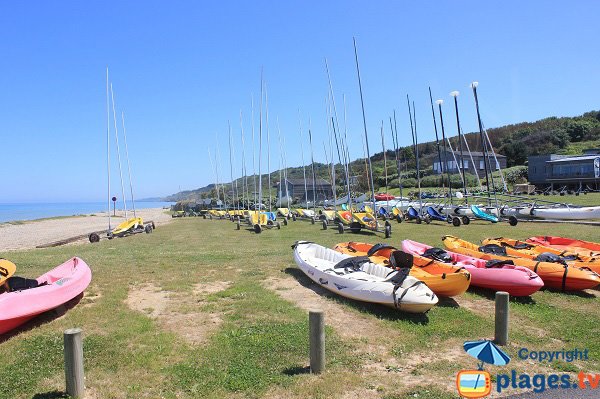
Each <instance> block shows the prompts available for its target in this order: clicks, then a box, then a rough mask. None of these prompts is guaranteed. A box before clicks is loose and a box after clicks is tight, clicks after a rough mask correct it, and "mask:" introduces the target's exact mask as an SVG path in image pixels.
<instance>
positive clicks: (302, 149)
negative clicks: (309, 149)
mask: <svg viewBox="0 0 600 399" xmlns="http://www.w3.org/2000/svg"><path fill="white" fill-rule="evenodd" d="M298 123H299V124H300V153H301V155H302V174H303V175H304V198H305V201H306V205H308V187H307V185H306V165H305V163H304V138H303V137H302V118H301V117H300V110H298ZM307 208H308V206H307Z"/></svg>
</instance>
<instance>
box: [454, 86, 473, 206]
mask: <svg viewBox="0 0 600 399" xmlns="http://www.w3.org/2000/svg"><path fill="white" fill-rule="evenodd" d="M450 95H451V96H452V97H454V109H455V111H456V130H458V145H459V148H460V165H458V170H459V171H460V170H462V174H461V178H462V183H463V190H464V192H465V193H464V194H465V203H466V204H468V203H469V201H468V199H467V178H466V176H465V170H464V165H465V161H464V152H463V145H462V137H461V136H462V133H461V129H460V118H459V117H458V95H459V92H458V91H453V92H451V93H450Z"/></svg>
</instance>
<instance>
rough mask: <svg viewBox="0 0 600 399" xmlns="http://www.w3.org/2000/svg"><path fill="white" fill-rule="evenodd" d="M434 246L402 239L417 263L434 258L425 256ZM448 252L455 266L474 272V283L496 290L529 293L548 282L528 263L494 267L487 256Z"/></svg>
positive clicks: (472, 275) (515, 293)
mask: <svg viewBox="0 0 600 399" xmlns="http://www.w3.org/2000/svg"><path fill="white" fill-rule="evenodd" d="M430 248H432V247H430V246H429V245H425V244H421V243H419V242H416V241H412V240H404V241H402V250H404V252H408V253H410V254H412V255H413V256H414V257H415V258H414V261H415V263H429V262H432V259H430V258H426V257H424V256H422V255H423V253H424V252H425V251H426V250H428V249H430ZM447 253H448V255H450V256H451V258H452V263H451V264H452V265H453V266H455V267H464V268H465V269H467V270H468V271H469V273H471V286H474V287H479V288H484V289H489V290H492V291H506V292H508V293H509V294H510V295H511V296H529V295H531V294H533V293H535V292H537V291H538V290H539V289H540V288H542V287H543V286H544V282H543V281H542V279H541V278H540V277H539V276H538V275H537V274H536V273H534V272H532V271H531V270H529V269H527V268H525V267H522V266H515V265H501V266H498V267H492V268H490V267H486V261H485V260H483V259H478V258H473V257H471V256H467V255H462V254H459V253H456V252H450V251H447ZM433 262H437V263H443V262H438V261H433Z"/></svg>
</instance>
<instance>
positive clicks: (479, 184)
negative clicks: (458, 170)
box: [461, 128, 483, 190]
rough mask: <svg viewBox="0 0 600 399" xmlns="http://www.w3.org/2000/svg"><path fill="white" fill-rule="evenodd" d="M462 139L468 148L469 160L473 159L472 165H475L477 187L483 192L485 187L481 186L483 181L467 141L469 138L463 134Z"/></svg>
mask: <svg viewBox="0 0 600 399" xmlns="http://www.w3.org/2000/svg"><path fill="white" fill-rule="evenodd" d="M461 131H462V128H461ZM462 138H463V141H464V143H465V147H466V148H467V152H468V153H469V158H470V159H471V163H472V164H473V169H474V172H475V178H476V179H477V185H478V186H479V188H480V189H482V190H483V185H482V184H481V179H480V178H479V174H478V173H477V166H476V165H475V159H473V153H472V152H471V148H470V147H469V142H468V141H467V138H466V137H465V133H464V132H462Z"/></svg>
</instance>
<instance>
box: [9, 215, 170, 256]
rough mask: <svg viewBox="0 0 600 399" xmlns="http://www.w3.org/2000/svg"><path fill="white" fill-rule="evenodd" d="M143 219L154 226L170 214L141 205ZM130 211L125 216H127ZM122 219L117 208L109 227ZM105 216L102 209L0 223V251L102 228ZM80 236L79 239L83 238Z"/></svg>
mask: <svg viewBox="0 0 600 399" xmlns="http://www.w3.org/2000/svg"><path fill="white" fill-rule="evenodd" d="M136 213H137V216H141V217H142V218H143V219H144V221H153V222H154V223H155V225H156V226H160V225H161V224H165V223H168V222H170V221H171V220H172V218H171V216H170V215H168V214H166V213H165V210H164V209H162V208H151V209H141V210H138V211H136ZM130 214H131V212H129V213H128V216H130V217H131V215H130ZM123 220H124V214H123V212H119V211H117V217H116V218H113V219H112V224H113V227H114V226H116V225H117V224H119V223H121V222H122V221H123ZM107 227H108V219H107V217H106V212H100V213H95V214H94V215H93V216H92V215H87V216H73V217H66V218H59V219H44V220H32V221H26V222H19V223H17V224H13V223H0V253H1V252H5V251H13V250H18V249H30V248H35V247H36V246H38V245H44V244H48V243H51V242H55V241H59V240H64V239H67V238H71V237H75V236H78V235H82V234H89V233H91V232H94V231H100V230H106V229H107ZM86 240H87V239H85V238H84V239H82V240H81V241H86Z"/></svg>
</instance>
